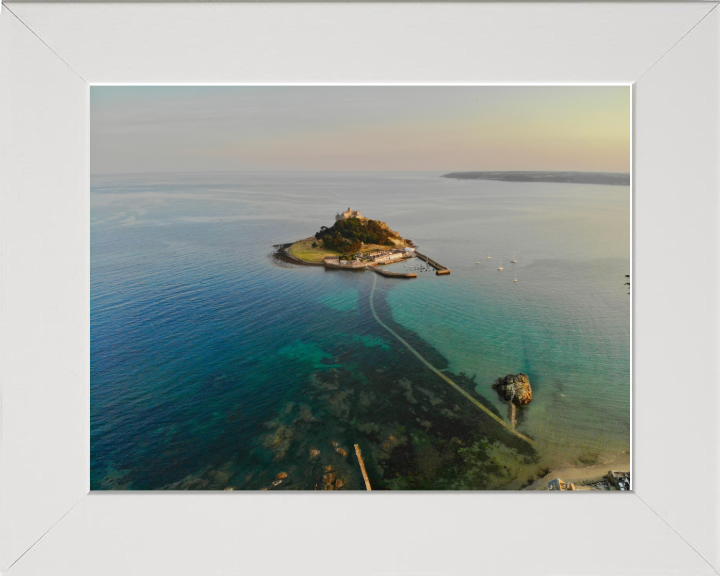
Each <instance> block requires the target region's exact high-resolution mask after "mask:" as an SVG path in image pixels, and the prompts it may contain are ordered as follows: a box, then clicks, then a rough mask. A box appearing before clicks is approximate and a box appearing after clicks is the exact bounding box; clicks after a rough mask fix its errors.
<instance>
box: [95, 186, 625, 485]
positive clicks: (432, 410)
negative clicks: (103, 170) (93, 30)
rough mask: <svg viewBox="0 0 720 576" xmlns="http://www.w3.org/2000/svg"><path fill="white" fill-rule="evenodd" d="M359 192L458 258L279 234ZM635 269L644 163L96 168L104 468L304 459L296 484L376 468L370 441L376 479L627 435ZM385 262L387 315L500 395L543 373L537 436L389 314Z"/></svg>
mask: <svg viewBox="0 0 720 576" xmlns="http://www.w3.org/2000/svg"><path fill="white" fill-rule="evenodd" d="M348 206H351V207H352V208H353V209H358V210H360V211H361V212H362V213H363V215H364V216H367V217H370V218H374V219H378V220H383V221H385V222H387V223H388V224H389V225H390V226H391V228H393V229H394V230H397V231H399V232H400V233H401V234H402V235H403V236H405V237H406V238H411V239H412V240H413V241H414V242H415V243H416V244H417V245H418V246H419V247H420V250H421V251H422V252H424V253H426V254H428V255H430V256H431V257H432V258H434V259H436V260H437V261H439V262H440V263H442V264H444V265H445V266H447V267H449V268H450V269H451V270H452V274H451V275H449V276H444V277H438V276H435V275H434V274H432V273H427V272H426V273H420V274H419V275H418V278H417V279H415V280H394V279H389V278H383V277H380V276H378V275H376V274H373V273H371V272H343V271H330V270H325V269H323V268H320V267H303V266H295V265H291V264H287V263H283V262H280V261H278V260H276V259H275V258H273V257H272V252H273V249H272V246H273V245H275V244H279V243H285V242H291V241H294V240H297V239H299V238H304V237H307V236H309V235H311V234H312V233H314V232H315V231H317V230H318V229H319V228H320V226H322V225H330V224H331V223H332V221H333V218H334V214H335V213H336V212H338V211H341V210H345V209H346V208H347V207H348ZM513 255H514V256H515V257H516V258H517V260H518V263H517V264H511V263H510V261H511V260H512V259H513ZM487 256H492V258H491V259H487ZM501 260H502V265H503V267H504V270H503V271H498V270H497V268H498V266H499V263H500V261H501ZM415 262H417V261H415ZM476 262H479V263H476ZM403 266H404V264H395V265H392V266H389V267H388V269H389V270H400V271H402V270H404V268H403ZM629 273H630V192H629V189H628V188H627V187H620V186H596V185H585V184H539V183H511V182H497V181H485V182H484V181H467V180H465V181H463V180H450V179H445V178H441V177H440V174H438V173H244V174H180V175H136V176H122V177H110V176H106V177H94V178H93V180H92V193H91V485H92V487H93V488H94V489H113V488H115V489H117V488H127V489H156V488H163V487H164V488H188V489H223V488H226V487H233V488H236V489H261V488H273V486H272V483H273V481H274V479H275V475H276V474H277V473H279V472H286V473H287V474H288V477H287V478H285V479H283V480H282V482H280V483H279V484H278V486H277V487H276V488H294V489H314V488H316V487H317V489H320V488H321V487H322V486H323V485H324V484H327V481H328V478H327V476H328V473H327V472H326V471H325V469H326V467H327V466H331V468H332V473H333V474H335V475H336V477H337V479H342V482H343V486H342V488H351V489H362V488H363V487H364V484H363V481H362V478H361V477H360V475H359V471H358V466H357V462H356V461H355V460H354V454H353V452H354V451H353V449H352V446H353V445H354V444H356V443H358V444H360V446H361V447H362V450H363V456H364V457H365V458H366V463H367V464H368V471H369V474H370V477H371V481H372V482H373V485H374V487H379V488H390V489H417V488H423V489H452V488H477V489H483V488H486V489H487V488H516V487H519V485H520V484H522V483H523V482H524V481H525V480H526V479H527V478H529V477H530V476H532V475H533V474H536V473H537V471H538V470H539V469H541V468H542V467H544V466H546V465H547V462H548V461H552V460H553V459H558V458H561V457H562V458H566V459H571V458H575V457H578V456H580V457H583V455H585V456H587V455H588V454H590V455H596V454H597V453H599V452H621V451H628V450H629V436H630V408H629V406H630V296H629V295H628V290H627V287H626V286H624V283H625V282H626V281H627V279H626V278H625V274H629ZM515 277H517V279H518V282H513V279H514V278H515ZM373 283H376V291H375V306H376V309H377V311H378V314H379V316H380V317H381V318H382V319H383V321H384V322H386V323H388V324H389V325H391V326H392V327H393V329H394V330H396V331H398V333H401V334H402V336H403V338H405V339H406V340H407V341H408V342H410V343H411V344H412V345H413V346H414V347H415V348H416V349H417V350H418V351H420V352H421V353H422V355H423V356H424V357H425V358H426V359H427V360H428V361H430V362H431V363H432V365H433V366H435V367H436V368H438V369H440V370H443V373H445V374H447V375H448V376H449V377H451V378H452V379H453V381H455V382H457V383H458V384H459V385H461V386H462V387H464V388H465V389H467V390H469V391H471V392H472V393H473V394H474V395H476V397H477V398H478V399H480V400H481V401H482V402H483V403H484V404H486V405H487V406H488V407H489V408H490V409H492V410H494V411H496V413H497V414H498V415H499V416H500V417H502V418H503V419H505V420H508V410H507V406H506V405H504V404H503V403H501V402H499V401H498V399H497V397H496V395H495V393H494V391H493V390H492V389H491V384H492V383H493V382H494V381H495V380H496V379H497V378H498V377H499V376H502V375H505V374H508V373H517V372H521V371H522V372H525V373H527V374H528V375H529V376H530V380H531V383H532V386H533V394H534V398H533V401H532V403H531V404H530V405H529V406H527V407H524V408H523V409H521V410H520V411H519V423H518V429H519V430H520V431H521V432H522V433H524V434H527V435H529V436H531V437H532V438H534V439H535V441H536V447H535V449H534V450H531V449H529V448H528V447H527V446H523V445H522V444H523V443H522V442H520V443H518V442H517V441H516V439H515V438H514V437H512V436H511V435H510V434H508V433H507V432H505V431H504V430H502V429H501V427H500V426H499V425H497V424H493V422H492V420H491V419H489V418H487V417H483V416H482V415H481V414H479V413H478V410H477V409H475V408H473V407H472V406H471V405H470V403H469V402H468V401H467V400H463V397H462V396H461V395H459V394H458V393H457V392H455V391H453V390H452V389H450V388H449V387H448V386H447V385H446V384H445V383H444V382H443V381H442V380H441V379H440V378H438V377H437V376H436V375H434V374H433V373H432V372H431V371H430V370H428V369H427V368H425V367H424V366H423V365H422V364H421V363H420V362H419V361H418V360H417V358H415V357H414V356H413V355H412V354H411V353H409V352H408V351H407V350H406V349H405V348H404V347H403V346H402V344H400V343H399V342H398V341H397V340H395V339H394V337H393V336H391V335H390V334H389V333H388V332H387V331H386V330H385V329H384V328H382V327H381V326H379V325H378V323H377V322H376V321H375V320H374V318H373V317H372V315H371V313H370V309H369V298H370V291H371V288H372V286H373ZM333 442H335V443H337V444H338V446H337V447H338V448H341V449H342V450H344V451H345V452H346V453H347V455H346V456H343V455H342V454H341V453H339V452H337V449H336V447H335V446H333ZM310 450H318V451H319V455H318V456H311V455H310Z"/></svg>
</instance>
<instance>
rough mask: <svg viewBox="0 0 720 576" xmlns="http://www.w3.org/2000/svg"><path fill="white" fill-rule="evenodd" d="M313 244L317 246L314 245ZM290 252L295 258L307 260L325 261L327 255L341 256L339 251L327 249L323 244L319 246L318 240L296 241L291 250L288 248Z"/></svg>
mask: <svg viewBox="0 0 720 576" xmlns="http://www.w3.org/2000/svg"><path fill="white" fill-rule="evenodd" d="M313 244H314V245H315V247H313ZM288 252H290V255H291V256H295V258H299V259H300V260H304V261H305V262H323V261H324V260H325V256H335V257H338V256H340V254H339V253H338V252H336V251H334V250H326V249H324V248H322V247H321V246H317V242H312V243H311V242H310V240H300V241H299V242H295V244H293V245H292V246H290V250H288Z"/></svg>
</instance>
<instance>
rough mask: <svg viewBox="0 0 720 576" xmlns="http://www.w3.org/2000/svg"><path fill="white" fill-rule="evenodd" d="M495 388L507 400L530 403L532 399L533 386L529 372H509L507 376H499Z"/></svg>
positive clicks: (516, 402)
mask: <svg viewBox="0 0 720 576" xmlns="http://www.w3.org/2000/svg"><path fill="white" fill-rule="evenodd" d="M493 388H494V389H495V390H497V391H498V394H500V396H501V397H502V398H503V400H506V401H507V402H514V403H515V404H528V403H529V402H530V400H532V388H530V379H529V378H528V377H527V374H522V373H521V374H517V375H515V374H508V375H507V376H505V378H498V381H497V383H496V384H493Z"/></svg>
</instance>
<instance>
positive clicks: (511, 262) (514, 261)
mask: <svg viewBox="0 0 720 576" xmlns="http://www.w3.org/2000/svg"><path fill="white" fill-rule="evenodd" d="M510 264H517V260H515V252H513V259H512V260H511V261H510Z"/></svg>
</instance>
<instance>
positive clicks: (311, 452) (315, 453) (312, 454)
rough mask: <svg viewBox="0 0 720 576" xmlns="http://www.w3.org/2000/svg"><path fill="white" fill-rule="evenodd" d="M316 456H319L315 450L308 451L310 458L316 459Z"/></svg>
mask: <svg viewBox="0 0 720 576" xmlns="http://www.w3.org/2000/svg"><path fill="white" fill-rule="evenodd" d="M318 456H320V450H316V449H315V448H313V449H312V450H310V458H317V457H318Z"/></svg>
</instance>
